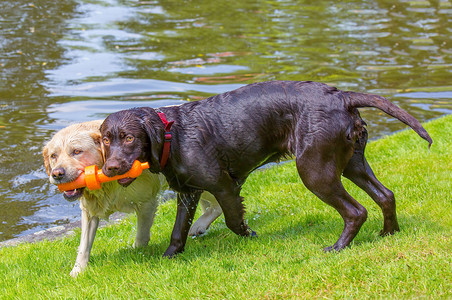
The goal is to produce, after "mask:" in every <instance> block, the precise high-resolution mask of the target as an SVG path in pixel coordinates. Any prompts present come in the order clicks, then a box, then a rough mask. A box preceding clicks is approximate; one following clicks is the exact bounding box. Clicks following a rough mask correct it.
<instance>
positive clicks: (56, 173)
mask: <svg viewBox="0 0 452 300" xmlns="http://www.w3.org/2000/svg"><path fill="white" fill-rule="evenodd" d="M64 175H66V172H65V171H64V169H63V168H56V169H53V170H52V178H53V179H55V180H61V179H63V177H64Z"/></svg>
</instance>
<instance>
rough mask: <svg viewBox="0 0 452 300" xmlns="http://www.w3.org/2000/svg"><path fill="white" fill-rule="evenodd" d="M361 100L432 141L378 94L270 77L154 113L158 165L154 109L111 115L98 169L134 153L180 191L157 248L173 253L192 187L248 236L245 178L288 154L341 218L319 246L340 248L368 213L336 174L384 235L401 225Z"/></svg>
mask: <svg viewBox="0 0 452 300" xmlns="http://www.w3.org/2000/svg"><path fill="white" fill-rule="evenodd" d="M358 107H376V108H378V109H380V110H382V111H384V112H385V113H387V114H389V115H391V116H393V117H395V118H397V119H399V120H400V121H402V122H404V123H405V124H407V125H408V126H410V127H411V128H413V130H414V131H416V132H417V133H418V134H419V135H420V136H421V137H422V138H423V139H425V140H427V141H428V142H429V145H430V144H431V143H432V139H431V138H430V136H429V135H428V133H427V131H425V129H424V128H423V127H422V125H421V124H420V123H419V122H418V121H417V120H416V119H415V118H414V117H412V116H411V115H410V114H408V113H407V112H405V111H404V110H402V109H400V108H399V107H397V106H395V105H394V104H392V103H391V102H389V101H388V100H386V99H385V98H383V97H380V96H376V95H368V94H361V93H355V92H344V91H340V90H338V89H336V88H333V87H329V86H327V85H325V84H322V83H316V82H295V81H273V82H264V83H256V84H251V85H248V86H245V87H242V88H239V89H237V90H234V91H231V92H227V93H224V94H220V95H217V96H213V97H210V98H208V99H205V100H202V101H198V102H192V103H187V104H183V105H180V106H172V107H162V108H161V111H160V112H163V113H164V114H165V115H166V117H167V119H168V120H173V121H174V126H173V127H172V129H171V134H172V140H171V142H170V143H171V144H170V145H171V149H170V152H169V155H170V156H169V160H168V163H167V165H166V166H164V168H163V169H161V166H160V165H159V163H160V157H161V156H162V151H164V149H163V148H164V146H163V145H164V143H165V126H164V123H163V122H162V120H161V117H159V114H158V111H156V110H154V109H152V108H146V107H143V108H135V109H130V110H125V111H119V112H116V113H114V114H111V115H110V116H109V117H108V118H107V119H106V120H105V121H104V123H103V124H102V126H101V132H102V137H103V142H104V146H105V151H106V162H105V164H104V166H103V171H104V172H105V174H106V175H107V176H114V175H117V174H123V173H125V172H126V171H128V170H129V168H130V166H131V165H132V163H133V161H134V160H136V159H138V160H140V161H148V162H149V164H150V165H151V171H152V172H155V173H157V172H162V173H163V174H164V175H165V176H166V178H167V180H168V183H169V185H170V187H171V188H173V189H174V190H176V191H177V192H178V201H177V205H178V208H177V217H176V223H175V226H174V229H173V233H172V236H171V244H170V246H169V248H168V249H167V250H166V252H165V254H164V256H173V255H175V254H176V253H178V252H182V251H183V250H184V246H185V242H186V239H187V233H188V230H189V228H190V225H191V222H192V220H193V215H194V213H195V210H196V207H197V203H198V200H199V195H200V193H201V192H202V191H205V190H206V191H209V192H211V193H212V194H213V195H215V197H216V198H217V200H218V202H219V203H220V206H221V208H222V209H223V212H224V216H225V220H226V224H227V226H228V227H229V228H230V229H231V230H232V231H233V232H235V233H236V234H238V235H242V236H249V235H254V234H255V233H254V232H253V231H251V230H250V229H249V228H248V226H247V224H246V222H245V220H244V206H243V204H242V201H243V198H242V197H240V190H241V187H242V185H243V183H244V182H245V180H246V178H247V177H248V175H249V174H250V173H251V172H252V171H253V170H255V169H256V168H257V167H259V166H261V165H263V164H266V163H268V162H272V161H277V160H279V159H280V158H282V157H284V156H288V155H295V161H296V165H297V169H298V173H299V175H300V177H301V179H302V181H303V183H304V184H305V185H306V187H307V188H308V189H309V190H310V191H312V192H313V193H314V194H315V195H316V196H317V197H319V198H320V199H321V200H323V201H324V202H326V203H327V204H329V205H331V206H333V207H334V208H335V209H336V210H337V211H338V212H339V214H340V215H341V216H342V218H343V219H344V223H345V226H344V230H343V232H342V234H341V236H340V237H339V239H338V240H337V242H336V243H335V244H334V245H333V246H332V247H328V248H326V249H325V250H326V251H328V250H332V249H334V250H340V249H342V248H344V247H346V246H348V245H349V244H350V242H351V241H352V240H353V238H354V237H355V236H356V234H357V233H358V231H359V229H360V228H361V225H362V224H363V223H364V221H365V220H366V218H367V211H366V209H365V208H364V207H363V206H362V205H361V204H359V203H358V202H357V201H356V200H355V199H353V198H352V197H351V196H350V195H349V194H348V193H347V191H346V190H345V189H344V187H343V185H342V183H341V175H343V176H345V177H347V178H349V179H350V180H351V181H352V182H354V183H355V184H356V185H357V186H359V187H360V188H362V189H363V190H364V191H365V192H366V193H367V194H369V195H370V197H372V199H373V200H374V201H375V202H376V203H377V204H378V205H379V206H380V207H381V209H382V211H383V217H384V225H383V230H382V231H381V234H382V235H386V234H393V233H394V232H395V231H398V230H399V225H398V223H397V216H396V205H395V199H394V194H393V193H392V192H391V191H390V190H389V189H387V188H386V187H385V186H383V185H382V184H381V183H380V182H379V181H378V180H377V178H376V177H375V175H374V173H373V172H372V169H371V168H370V166H369V164H368V163H367V161H366V159H365V157H364V148H365V146H366V142H367V131H366V129H365V125H366V124H365V123H364V121H363V120H362V119H361V117H360V115H359V112H358V110H357V108H358ZM168 127H169V126H167V128H166V129H167V131H168ZM166 135H167V137H168V133H167V134H166ZM167 143H169V141H167ZM165 160H166V159H165Z"/></svg>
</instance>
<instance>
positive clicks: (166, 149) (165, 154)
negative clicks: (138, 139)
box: [155, 108, 174, 171]
mask: <svg viewBox="0 0 452 300" xmlns="http://www.w3.org/2000/svg"><path fill="white" fill-rule="evenodd" d="M155 111H156V112H157V114H158V115H159V117H160V120H162V123H163V125H165V140H164V142H163V150H162V157H161V159H160V170H161V171H162V170H163V169H164V168H165V165H166V162H167V161H168V158H169V154H170V147H171V126H172V125H173V123H174V121H170V122H168V120H167V119H166V115H165V113H164V112H163V111H161V110H160V109H158V108H157V109H156V110H155Z"/></svg>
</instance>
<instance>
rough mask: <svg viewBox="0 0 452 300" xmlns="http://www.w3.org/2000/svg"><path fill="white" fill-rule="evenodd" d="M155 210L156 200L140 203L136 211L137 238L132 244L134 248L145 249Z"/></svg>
mask: <svg viewBox="0 0 452 300" xmlns="http://www.w3.org/2000/svg"><path fill="white" fill-rule="evenodd" d="M156 210H157V199H156V198H155V197H154V199H151V200H150V201H148V202H144V203H141V204H140V206H139V207H138V208H137V209H136V212H137V236H136V238H135V242H134V243H133V247H134V248H138V247H146V246H147V245H148V243H149V239H150V236H151V227H152V224H153V223H154V217H155V212H156Z"/></svg>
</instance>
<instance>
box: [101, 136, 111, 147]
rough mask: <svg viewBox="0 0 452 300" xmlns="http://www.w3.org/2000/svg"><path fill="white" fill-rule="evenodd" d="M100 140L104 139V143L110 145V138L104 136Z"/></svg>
mask: <svg viewBox="0 0 452 300" xmlns="http://www.w3.org/2000/svg"><path fill="white" fill-rule="evenodd" d="M102 140H103V141H104V144H105V145H107V146H108V145H110V140H109V139H108V138H107V137H104V138H103V139H102Z"/></svg>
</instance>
